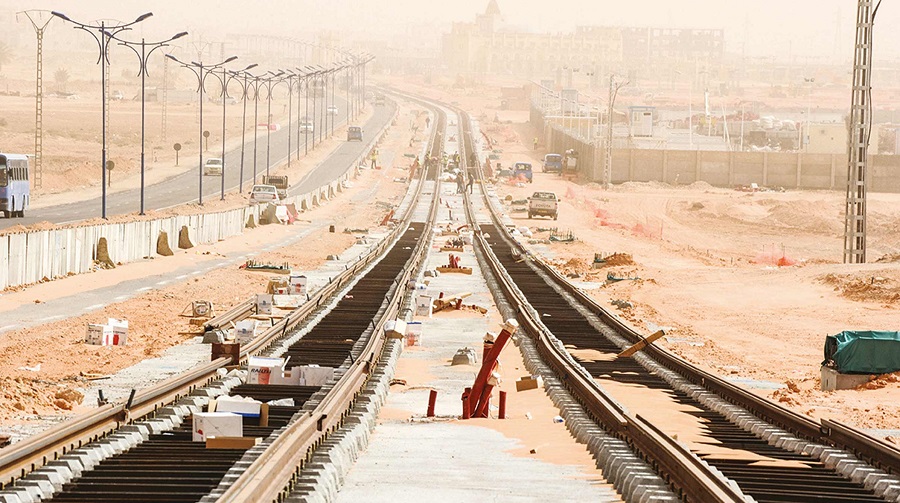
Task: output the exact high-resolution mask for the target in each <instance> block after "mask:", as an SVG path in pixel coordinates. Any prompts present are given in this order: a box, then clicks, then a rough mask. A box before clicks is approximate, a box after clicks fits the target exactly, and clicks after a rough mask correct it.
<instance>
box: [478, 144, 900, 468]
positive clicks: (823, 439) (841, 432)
mask: <svg viewBox="0 0 900 503" xmlns="http://www.w3.org/2000/svg"><path fill="white" fill-rule="evenodd" d="M461 136H465V135H461ZM479 169H480V167H479ZM485 203H486V207H487V208H488V209H489V210H490V213H491V218H492V220H493V222H495V224H496V227H497V228H498V229H503V230H504V231H505V232H504V234H505V238H506V239H505V240H506V241H507V243H508V244H509V243H512V244H511V249H512V250H516V252H517V253H519V254H521V255H522V256H523V257H524V256H527V257H529V260H530V261H531V263H533V264H534V265H536V266H537V267H538V268H539V269H540V270H541V271H542V272H544V273H545V274H547V275H548V276H550V277H551V279H552V281H553V282H554V283H556V284H557V285H559V286H561V287H562V288H563V289H564V290H565V291H567V292H568V293H569V294H571V295H572V296H573V297H575V298H576V299H577V301H578V302H580V303H581V304H582V305H584V306H585V307H587V308H588V309H589V310H590V311H591V312H592V313H593V314H595V315H596V316H598V317H599V318H600V319H601V320H602V321H603V322H604V323H606V324H607V325H609V326H610V327H612V328H613V329H614V330H615V331H616V332H617V333H619V335H622V336H624V337H625V338H626V339H628V340H629V342H631V343H635V342H638V341H640V340H641V339H642V337H641V336H640V335H639V334H638V333H637V332H635V331H634V330H633V329H632V328H631V327H629V326H628V325H626V324H625V323H624V322H623V321H622V320H620V319H619V318H618V317H617V316H615V315H613V314H611V313H610V312H609V311H608V310H606V309H605V308H604V307H602V306H600V305H599V304H598V303H597V302H596V301H594V300H593V299H592V298H591V297H590V296H588V295H587V294H586V293H584V292H583V291H582V290H580V289H578V288H577V287H575V286H574V285H572V284H571V283H570V282H569V281H568V280H567V279H566V278H564V277H562V275H561V274H559V272H557V271H556V270H555V269H554V268H552V267H550V266H549V265H548V264H546V263H544V262H543V261H542V260H539V259H537V258H535V257H533V256H531V254H530V253H529V252H528V250H527V249H525V247H524V246H523V245H522V244H521V243H519V242H517V241H516V240H515V239H513V238H512V237H511V236H510V235H509V233H508V231H507V230H506V227H505V226H504V225H503V223H502V222H501V220H500V217H499V211H498V209H497V208H496V207H495V206H494V204H493V201H492V200H490V198H487V197H486V195H485ZM467 211H468V210H467ZM480 243H482V244H487V243H486V241H484V240H483V239H481V240H480ZM498 263H499V262H498ZM519 311H520V315H521V314H522V312H523V311H524V309H522V308H521V307H520V309H519ZM557 349H558V348H557V347H556V346H555V345H549V346H547V345H544V351H545V352H546V353H544V354H547V353H550V352H552V353H555V354H558V353H559V351H558V350H557ZM644 352H645V353H646V354H647V355H648V356H650V357H651V358H652V359H654V360H656V361H657V362H658V363H659V364H661V365H662V366H664V367H666V368H668V369H669V370H672V371H674V372H676V373H677V374H680V375H682V376H683V377H685V378H686V379H688V380H689V381H690V382H692V383H694V384H696V385H699V386H701V387H704V388H706V389H707V390H709V391H711V392H713V393H714V394H716V395H718V396H720V397H722V398H723V399H725V400H727V401H728V402H730V403H732V404H735V405H738V406H740V407H742V408H745V409H747V410H748V411H749V412H751V413H752V414H754V415H756V416H757V417H759V418H760V419H763V420H765V421H767V422H769V423H770V424H773V425H776V426H778V427H780V428H783V429H785V430H787V431H789V432H791V433H793V434H794V435H796V436H798V437H801V438H805V439H807V440H811V441H814V442H818V443H822V444H825V445H830V446H834V447H837V448H840V449H843V450H846V451H849V452H852V453H854V454H855V455H856V456H858V457H859V458H860V459H862V460H864V461H866V462H868V463H869V464H871V465H873V466H875V467H877V468H881V469H882V470H884V471H886V472H888V473H892V474H898V473H900V448H898V447H897V446H895V445H892V444H889V443H887V442H885V441H882V440H880V439H877V438H875V437H873V436H871V435H868V434H866V433H865V432H862V431H860V430H859V429H856V428H853V427H851V426H848V425H844V424H842V423H840V422H836V421H829V420H822V421H821V422H819V421H816V420H815V419H813V418H811V417H809V416H806V415H803V414H799V413H797V412H794V411H792V410H789V409H786V408H784V407H782V406H781V405H780V404H777V403H775V402H773V401H771V400H769V399H766V398H764V397H760V396H758V395H755V394H753V393H751V392H749V391H747V390H744V389H742V388H740V387H738V386H736V385H734V384H732V383H730V382H728V381H725V380H724V379H721V378H719V377H717V376H715V375H713V374H710V373H709V372H706V371H704V370H702V369H699V368H698V367H696V366H695V365H692V364H690V363H688V362H686V361H684V360H682V359H681V358H679V357H678V356H676V355H674V354H672V353H671V352H669V351H667V350H666V349H664V348H659V347H657V346H652V345H651V346H649V347H647V348H645V350H644ZM557 370H558V369H557ZM561 375H562V376H567V375H569V374H565V373H564V374H561ZM570 384H571V383H570ZM647 426H651V427H652V425H649V424H647ZM672 443H673V444H674V445H675V446H677V447H680V446H678V444H677V443H675V442H672ZM691 458H693V462H694V463H695V464H696V463H697V462H699V459H698V458H697V457H696V456H693V455H691V456H690V457H689V458H688V459H689V460H690V459H691ZM715 480H721V478H720V477H715Z"/></svg>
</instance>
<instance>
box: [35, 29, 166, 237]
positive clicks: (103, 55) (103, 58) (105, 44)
mask: <svg viewBox="0 0 900 503" xmlns="http://www.w3.org/2000/svg"><path fill="white" fill-rule="evenodd" d="M51 14H53V15H54V16H56V17H58V18H60V19H62V20H63V21H68V22H69V23H72V24H73V25H75V26H74V27H75V28H77V29H79V30H84V31H85V32H87V33H89V34H90V35H91V36H92V37H94V40H96V41H97V45H98V46H99V48H100V57H99V58H98V61H97V62H98V63H100V101H101V103H102V105H101V115H102V128H103V133H102V138H103V140H102V141H103V145H102V150H101V154H100V163H101V164H100V176H101V182H100V186H101V188H102V191H103V192H102V194H103V195H102V197H101V209H100V216H101V217H102V218H103V219H106V153H107V150H106V65H108V64H109V53H108V50H109V40H107V37H109V36H112V35H116V34H117V33H119V32H121V31H123V30H129V29H131V28H130V26H133V25H135V24H137V23H140V22H141V21H143V20H145V19H147V18H148V17H150V16H152V15H153V13H152V12H148V13H146V14H142V15H140V16H138V18H137V19H135V20H134V21H132V22H130V23H126V24H120V25H117V26H110V27H109V31H107V26H106V21H100V24H99V25H90V24H85V23H79V22H78V21H75V20H72V19H69V17H68V16H66V15H65V14H63V13H61V12H57V11H53V12H51ZM95 30H96V31H97V32H99V33H100V36H97V35H95V34H94V31H95Z"/></svg>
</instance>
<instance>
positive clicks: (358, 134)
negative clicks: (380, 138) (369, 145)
mask: <svg viewBox="0 0 900 503" xmlns="http://www.w3.org/2000/svg"><path fill="white" fill-rule="evenodd" d="M347 141H363V135H362V128H361V127H359V126H350V127H348V128H347Z"/></svg>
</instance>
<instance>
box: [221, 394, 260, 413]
mask: <svg viewBox="0 0 900 503" xmlns="http://www.w3.org/2000/svg"><path fill="white" fill-rule="evenodd" d="M261 405H262V402H260V401H259V400H254V399H252V398H248V397H242V396H222V397H219V398H217V399H216V408H215V412H233V413H235V414H239V415H241V416H246V417H259V407H260V406H261Z"/></svg>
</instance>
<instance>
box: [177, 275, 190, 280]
mask: <svg viewBox="0 0 900 503" xmlns="http://www.w3.org/2000/svg"><path fill="white" fill-rule="evenodd" d="M187 277H188V275H187V274H182V275H181V276H175V279H184V278H187Z"/></svg>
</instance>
